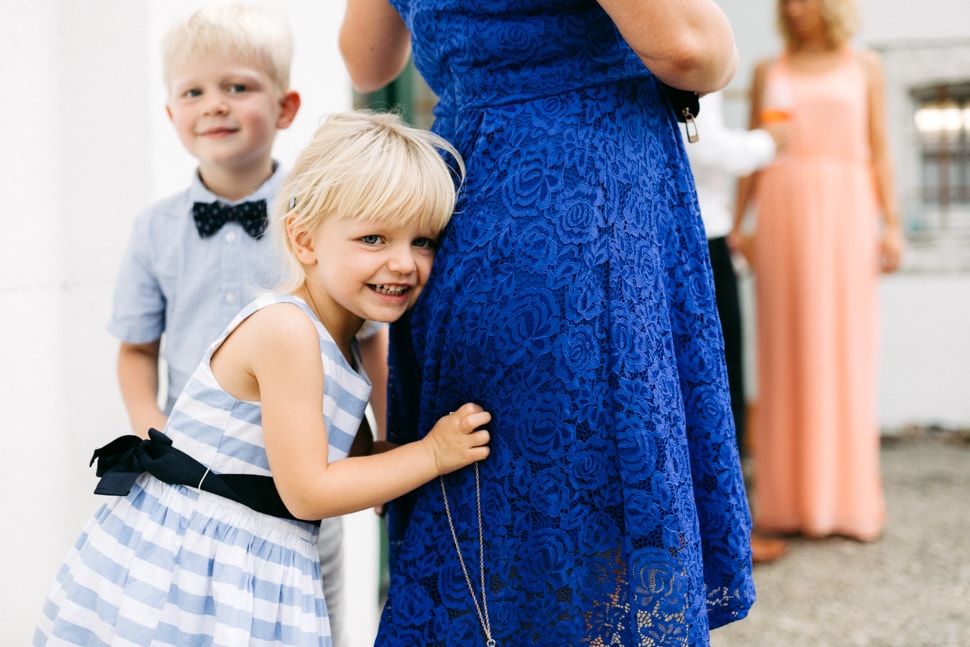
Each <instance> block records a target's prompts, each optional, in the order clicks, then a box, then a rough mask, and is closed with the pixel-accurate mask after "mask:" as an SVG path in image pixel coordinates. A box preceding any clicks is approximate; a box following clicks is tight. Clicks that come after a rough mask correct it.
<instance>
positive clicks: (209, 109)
mask: <svg viewBox="0 0 970 647" xmlns="http://www.w3.org/2000/svg"><path fill="white" fill-rule="evenodd" d="M228 111H229V105H228V104H227V103H226V101H225V100H224V99H223V98H222V97H212V98H210V99H208V100H206V102H205V104H204V106H203V108H202V114H204V115H206V116H211V115H223V114H226V112H228Z"/></svg>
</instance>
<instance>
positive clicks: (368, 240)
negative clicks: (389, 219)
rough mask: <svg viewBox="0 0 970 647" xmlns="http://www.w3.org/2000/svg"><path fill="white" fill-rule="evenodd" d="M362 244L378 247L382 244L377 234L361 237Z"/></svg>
mask: <svg viewBox="0 0 970 647" xmlns="http://www.w3.org/2000/svg"><path fill="white" fill-rule="evenodd" d="M360 242H362V243H365V244H367V245H377V244H378V243H380V242H381V237H380V236H378V235H377V234H368V235H366V236H361V237H360Z"/></svg>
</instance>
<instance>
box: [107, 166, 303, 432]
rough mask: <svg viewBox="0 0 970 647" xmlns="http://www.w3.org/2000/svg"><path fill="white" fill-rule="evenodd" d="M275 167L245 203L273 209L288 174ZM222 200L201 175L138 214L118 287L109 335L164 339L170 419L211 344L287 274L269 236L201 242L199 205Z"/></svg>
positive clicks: (232, 233)
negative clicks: (259, 202) (194, 206)
mask: <svg viewBox="0 0 970 647" xmlns="http://www.w3.org/2000/svg"><path fill="white" fill-rule="evenodd" d="M274 165H275V167H276V168H275V171H274V172H273V175H272V176H271V177H270V178H269V179H268V180H266V182H264V183H263V185H262V186H260V187H259V189H257V190H256V191H255V192H254V193H253V194H252V195H250V196H248V197H246V198H244V199H243V200H240V201H239V202H246V201H249V200H266V204H267V209H268V210H269V209H271V208H272V204H273V200H274V198H275V197H276V193H277V191H278V190H279V187H280V185H281V184H282V182H283V178H284V175H285V174H284V172H283V170H282V169H281V168H280V166H279V165H278V164H274ZM216 200H220V198H219V196H217V195H215V194H214V193H212V192H211V191H209V190H208V189H207V188H206V187H205V185H203V184H202V181H201V180H200V179H199V176H198V173H195V174H194V175H193V177H192V183H191V184H190V185H189V187H188V188H187V189H186V190H184V191H181V192H179V193H177V194H175V195H173V196H170V197H168V198H165V199H163V200H160V201H158V202H156V203H155V204H154V205H152V206H151V207H150V208H148V209H147V210H146V211H144V212H142V213H141V214H139V215H138V217H137V218H136V219H135V222H134V226H133V228H132V233H131V238H130V239H129V243H128V248H127V250H126V252H125V255H124V259H123V261H122V265H121V270H120V272H119V275H118V283H117V285H116V287H115V294H114V306H113V309H112V315H111V320H110V322H109V324H108V332H110V333H111V334H112V335H114V336H115V337H117V338H118V339H119V340H120V341H122V342H127V343H132V344H146V343H149V342H153V341H156V340H158V339H161V340H162V349H161V357H162V359H163V360H164V361H165V363H166V364H167V370H168V375H167V377H168V379H167V401H166V405H165V407H164V411H165V412H166V413H168V412H169V411H171V408H172V405H173V404H174V403H175V399H176V398H177V397H178V395H179V393H181V391H182V388H183V387H184V386H185V383H186V381H187V380H188V379H189V376H191V375H192V372H193V371H194V370H195V368H196V366H197V365H198V364H199V361H200V360H201V359H202V357H203V356H204V355H205V351H206V349H207V348H208V346H209V344H211V343H212V342H213V341H215V339H216V338H218V337H219V335H220V333H222V331H223V330H224V329H225V327H226V325H228V324H229V322H230V321H232V319H233V317H235V316H236V314H237V313H238V312H239V310H240V309H241V308H242V307H244V306H245V305H246V304H248V303H249V302H250V301H252V300H253V299H254V298H255V297H256V296H258V295H260V294H263V293H265V292H267V291H269V290H272V289H273V288H274V287H276V285H277V284H278V283H279V281H280V279H281V278H282V273H283V271H284V269H283V268H284V265H283V263H282V261H281V259H280V258H279V257H278V255H277V254H276V252H275V247H274V246H273V244H272V242H271V239H272V235H271V233H270V232H267V233H266V235H264V236H263V237H262V238H261V239H259V240H257V239H255V238H252V237H251V236H249V235H248V234H247V233H246V232H245V231H244V230H243V228H242V227H241V226H240V225H239V224H238V223H235V222H229V223H226V224H225V225H224V226H223V227H222V229H220V230H219V231H218V232H217V233H216V234H215V235H214V236H212V237H210V238H205V239H203V238H201V237H200V236H199V234H198V232H197V231H196V228H195V222H194V220H193V218H192V204H193V203H195V202H215V201H216ZM223 201H224V200H223ZM231 204H238V202H234V203H231Z"/></svg>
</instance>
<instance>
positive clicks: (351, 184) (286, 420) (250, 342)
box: [34, 113, 491, 646]
mask: <svg viewBox="0 0 970 647" xmlns="http://www.w3.org/2000/svg"><path fill="white" fill-rule="evenodd" d="M439 151H445V152H447V153H448V154H449V155H450V156H451V157H452V160H453V165H452V166H454V167H455V169H456V170H455V172H453V171H452V168H450V167H449V164H448V163H446V162H445V160H444V159H442V157H441V154H440V152H439ZM456 174H457V176H458V177H459V179H460V178H462V177H464V166H463V163H462V161H461V159H460V158H459V156H458V154H457V153H456V152H455V150H454V149H453V148H452V147H451V146H450V145H449V144H447V143H446V142H445V141H444V140H443V139H441V138H439V137H437V136H435V135H432V134H430V133H428V132H425V131H421V130H418V129H414V128H411V127H408V126H406V125H405V124H403V123H402V122H401V120H400V119H399V118H398V117H395V116H391V115H377V114H371V113H350V114H344V115H337V116H333V117H331V118H330V119H328V120H327V121H326V122H325V123H324V124H323V125H322V126H321V127H320V129H319V130H318V131H317V132H316V134H315V135H314V138H313V140H312V142H311V143H310V145H309V146H308V147H307V148H306V149H305V150H304V151H303V152H302V153H301V155H300V157H299V158H298V160H297V163H296V165H295V167H294V169H293V171H292V172H291V173H290V176H289V178H288V179H287V181H286V183H285V185H284V186H283V188H282V189H281V191H280V197H279V203H278V205H277V209H276V214H278V215H277V218H276V222H275V224H274V226H275V229H276V231H275V232H274V234H277V235H279V237H280V238H281V239H282V241H283V244H284V251H285V254H284V255H285V257H286V258H287V259H288V262H289V265H290V278H289V280H288V283H287V284H286V285H285V286H284V288H283V289H282V290H281V294H279V295H269V296H264V297H261V298H259V299H257V300H255V301H254V302H252V303H251V304H249V305H248V306H247V307H246V308H245V309H243V311H242V312H241V313H240V314H239V315H238V316H237V317H236V319H235V320H234V321H233V323H232V324H230V325H229V327H228V329H227V330H226V331H225V332H224V333H223V335H222V337H220V338H219V339H218V340H216V341H215V342H214V343H213V344H212V346H211V347H210V348H209V350H208V352H207V354H206V357H205V359H204V360H203V362H202V363H201V364H200V366H199V367H198V369H197V370H196V372H195V374H194V375H193V377H192V379H191V380H190V381H189V383H188V385H187V386H186V389H185V391H184V392H183V394H182V395H181V397H180V398H179V400H178V402H177V403H176V405H175V408H174V410H173V411H172V414H171V417H170V418H169V421H168V424H167V425H166V426H165V430H164V434H162V433H159V432H157V431H155V430H152V431H151V432H150V434H149V435H150V438H149V439H148V440H143V439H141V438H139V437H136V436H130V437H123V438H120V439H117V440H116V441H114V442H112V443H111V444H110V445H107V446H106V447H103V448H101V449H99V450H97V451H96V452H95V458H96V459H98V475H99V476H102V475H103V478H102V481H101V483H100V485H99V491H101V492H103V493H109V494H125V492H127V494H126V495H125V496H122V497H119V498H113V499H111V500H109V501H108V502H107V503H106V504H105V505H103V506H102V507H101V508H100V509H99V510H98V511H97V512H96V513H95V515H94V518H93V519H92V520H91V521H90V522H89V524H88V526H87V528H86V529H85V530H84V532H83V533H82V535H81V537H80V539H79V540H78V541H77V543H76V544H75V546H74V548H73V549H72V551H71V552H70V554H69V556H68V558H67V560H66V563H65V564H64V566H63V567H62V568H61V570H60V572H59V574H58V576H57V580H56V582H55V584H54V587H53V589H52V591H51V594H50V597H49V598H48V600H47V603H46V604H45V606H44V613H43V618H42V621H41V623H40V626H39V627H38V629H37V632H36V634H35V638H34V643H35V645H45V644H65V643H66V644H83V645H92V644H120V643H124V644H133V645H146V644H149V643H151V644H171V645H185V644H206V645H315V646H327V645H330V644H331V641H330V636H329V624H328V620H327V609H326V603H325V602H324V598H323V594H322V591H321V581H320V567H319V559H318V556H317V552H316V548H315V543H316V533H317V526H316V524H315V523H314V522H313V521H312V520H318V519H321V518H325V517H330V516H334V515H340V514H344V513H348V512H353V511H356V510H361V509H364V508H368V507H371V506H375V505H378V504H381V503H384V502H386V501H388V500H390V499H393V498H395V497H397V496H400V495H401V494H404V493H405V492H408V491H410V490H412V489H414V488H416V487H418V486H420V485H422V484H423V483H425V482H427V481H430V480H431V479H433V478H435V477H436V476H439V475H441V474H446V473H448V472H451V471H453V470H456V469H458V468H460V467H464V466H466V465H469V464H471V463H473V462H475V461H480V460H483V459H484V458H485V457H486V456H488V453H489V448H488V447H487V443H488V441H489V434H488V432H487V431H485V430H483V429H481V427H482V426H483V425H485V424H487V423H488V422H489V421H490V419H491V416H490V414H489V413H488V412H486V411H483V410H482V409H481V407H479V406H477V405H475V404H471V403H468V404H464V405H463V406H460V407H455V411H454V413H452V414H449V415H448V416H445V417H443V418H441V419H440V420H439V421H438V422H437V423H436V424H435V425H434V427H433V428H432V429H431V431H430V432H429V433H428V435H427V436H426V437H425V439H424V440H422V441H420V442H416V443H410V444H408V445H406V446H402V447H398V448H393V449H390V450H389V451H386V452H384V453H380V454H375V455H370V456H359V457H351V458H347V459H346V460H337V459H341V458H345V457H346V456H347V455H348V452H349V451H350V450H351V445H352V444H353V443H354V439H355V436H356V435H357V434H358V429H359V428H360V427H361V420H362V417H363V414H364V407H365V405H366V402H367V399H368V396H369V392H370V382H369V380H368V379H367V377H366V375H364V374H363V373H362V371H361V369H360V359H359V357H358V355H357V347H356V343H355V340H354V335H355V333H356V332H357V331H358V329H359V328H360V327H361V324H362V323H363V322H364V320H365V319H369V320H374V321H383V322H389V321H394V320H396V319H397V318H398V317H400V316H401V315H402V314H404V312H405V311H406V310H407V309H408V308H410V307H411V306H412V305H413V304H414V302H415V299H417V297H418V295H419V294H420V292H421V289H422V288H423V286H424V284H425V282H426V281H427V278H428V273H429V271H430V269H431V264H432V261H433V259H434V255H435V244H436V240H437V237H438V235H439V233H440V232H441V230H442V228H443V227H444V226H445V224H446V223H447V222H448V219H449V218H450V216H451V213H452V210H453V208H454V203H455V180H456V178H455V175H456ZM456 404H457V403H456ZM321 412H322V415H321ZM365 429H366V427H365ZM361 435H362V437H363V432H361ZM363 439H364V440H369V439H366V438H363ZM93 460H94V459H92V462H93ZM274 486H275V487H274ZM129 490H130V491H129ZM258 510H259V511H258Z"/></svg>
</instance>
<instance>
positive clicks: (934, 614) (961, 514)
mask: <svg viewBox="0 0 970 647" xmlns="http://www.w3.org/2000/svg"><path fill="white" fill-rule="evenodd" d="M881 459H882V469H883V481H884V484H885V489H886V503H887V508H888V521H887V525H886V529H885V532H884V534H883V536H882V537H881V538H880V539H879V540H878V541H876V542H874V543H871V544H863V543H860V542H857V541H853V540H848V539H841V538H830V539H821V540H802V539H798V540H795V541H792V542H791V545H790V550H789V552H788V554H787V555H785V556H784V557H782V558H781V559H780V560H779V561H777V562H774V563H771V564H762V565H757V566H755V570H754V577H755V584H756V587H757V592H758V601H757V602H756V603H755V606H754V608H753V609H752V611H751V613H750V615H749V616H748V617H747V618H746V619H744V620H742V621H740V622H735V623H733V624H730V625H728V626H726V627H723V628H720V629H716V630H715V631H713V632H712V634H711V645H712V647H762V646H764V647H769V646H770V647H802V646H805V647H855V646H866V647H896V646H899V647H970V434H968V433H965V432H952V431H951V432H946V431H943V430H922V429H911V430H908V431H906V432H904V433H901V434H899V435H894V436H890V437H884V439H883V444H882V455H881Z"/></svg>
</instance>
